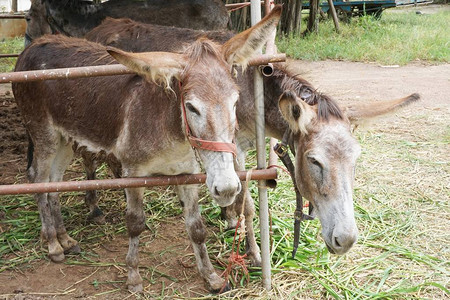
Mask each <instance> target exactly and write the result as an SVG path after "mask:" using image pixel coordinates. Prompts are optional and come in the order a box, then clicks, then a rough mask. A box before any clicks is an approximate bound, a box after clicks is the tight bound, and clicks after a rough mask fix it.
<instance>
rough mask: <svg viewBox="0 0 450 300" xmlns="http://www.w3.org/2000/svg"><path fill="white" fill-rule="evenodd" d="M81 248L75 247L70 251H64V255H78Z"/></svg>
mask: <svg viewBox="0 0 450 300" xmlns="http://www.w3.org/2000/svg"><path fill="white" fill-rule="evenodd" d="M80 252H81V248H80V246H79V245H75V246H73V247H72V248H70V249H67V250H64V254H69V253H70V254H80Z"/></svg>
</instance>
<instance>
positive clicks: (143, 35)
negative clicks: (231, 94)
mask: <svg viewBox="0 0 450 300" xmlns="http://www.w3.org/2000/svg"><path fill="white" fill-rule="evenodd" d="M200 36H207V37H208V38H211V39H213V40H216V41H219V42H222V43H223V42H225V41H227V40H229V39H230V38H232V37H233V36H234V34H233V33H231V32H220V31H207V32H203V31H195V30H190V29H185V28H171V27H164V26H158V25H150V24H142V23H138V22H134V21H131V20H127V19H120V20H114V19H106V20H105V21H104V22H103V23H102V24H101V25H100V26H98V27H97V28H95V29H93V30H92V31H91V32H89V33H88V34H87V35H86V38H88V39H91V40H93V41H98V42H100V43H103V44H106V45H114V46H116V47H119V48H123V49H127V50H130V51H136V52H139V51H149V50H152V51H161V50H164V51H182V49H183V48H184V47H185V45H186V44H189V43H190V42H192V41H193V40H195V39H197V38H198V37H200ZM274 67H275V70H274V73H273V75H272V76H270V77H264V85H265V88H264V102H265V121H266V123H265V132H266V136H271V137H275V138H277V139H281V138H282V137H283V134H284V132H285V131H286V129H288V123H287V122H286V121H285V119H284V118H283V116H282V115H281V113H280V110H279V106H278V98H279V97H280V95H281V94H283V93H284V92H285V91H288V90H289V91H292V93H294V94H295V96H296V97H298V98H299V99H302V100H303V103H304V104H305V105H308V106H310V107H311V109H310V110H307V112H315V114H312V113H311V114H309V116H310V118H311V122H310V123H308V124H307V125H308V126H306V125H305V126H306V127H305V130H303V134H300V131H299V130H296V132H297V135H298V138H299V139H298V141H303V142H306V141H312V140H315V139H316V138H317V137H319V136H322V137H323V136H333V134H334V135H335V136H336V139H337V140H332V139H325V138H322V139H321V140H320V142H315V143H314V144H310V145H309V147H310V148H305V147H303V148H299V149H298V152H297V158H298V159H300V158H302V157H306V156H308V153H310V152H311V151H312V150H313V149H314V151H316V152H317V153H321V154H320V155H321V156H320V157H319V155H318V154H317V155H316V156H315V158H314V159H315V160H314V159H313V157H311V158H309V159H303V160H301V161H298V162H299V164H298V166H299V170H301V172H304V173H302V174H305V175H304V176H303V175H298V176H297V179H298V182H299V188H300V191H301V193H302V194H303V195H304V196H306V197H307V198H308V199H309V200H311V201H312V203H313V205H314V207H315V208H316V212H317V215H318V217H319V219H320V222H321V224H322V227H323V230H322V234H323V238H324V240H325V242H326V244H327V246H328V247H329V249H330V252H332V253H336V254H344V253H346V252H347V251H348V250H349V249H350V248H351V247H352V246H353V244H354V243H355V241H356V239H357V232H358V231H357V228H356V223H355V219H354V213H353V199H352V194H353V193H352V183H353V173H352V172H348V170H352V169H353V167H354V165H355V159H356V156H357V154H358V146H357V145H356V142H355V140H354V139H353V138H352V136H351V132H350V131H349V126H350V124H349V123H348V119H347V118H346V117H345V114H344V113H342V110H345V109H347V111H353V114H352V116H351V120H352V121H356V119H355V117H354V116H355V115H356V114H357V113H359V114H360V116H361V119H364V118H368V117H376V116H380V115H383V114H386V113H389V112H392V111H394V110H395V109H398V108H400V107H402V106H404V105H406V104H409V103H412V102H414V101H415V100H417V99H419V97H418V95H417V94H413V95H411V96H408V97H405V98H403V99H400V100H394V101H385V102H380V101H375V102H373V103H369V104H367V107H351V109H350V108H342V110H341V108H339V106H338V105H337V104H336V102H335V101H333V100H332V99H330V98H329V97H327V96H326V95H323V94H321V93H319V92H318V91H317V90H316V89H315V88H314V87H313V86H312V85H311V84H310V83H308V82H307V81H306V80H305V79H303V78H301V77H300V76H298V75H296V74H293V73H291V72H289V71H287V70H286V68H285V66H284V65H281V64H276V65H274ZM253 71H254V68H250V70H248V71H247V72H246V73H244V74H242V73H240V72H238V73H237V82H238V84H239V87H240V100H239V101H238V105H237V111H236V113H237V118H238V122H239V130H238V131H237V133H236V144H237V148H238V166H237V169H239V170H243V169H244V167H245V153H246V150H248V149H250V148H253V147H254V141H255V118H254V117H255V116H254V111H255V107H254V100H253V99H254V90H253V80H252V73H253ZM299 112H300V111H299ZM336 118H337V119H338V120H339V122H340V124H341V126H335V127H333V128H334V129H333V130H334V132H333V131H331V130H330V129H329V128H331V127H330V126H327V125H326V124H328V123H330V124H332V123H333V124H335V123H336V121H335V119H336ZM304 120H306V119H304ZM314 120H316V121H314ZM302 124H306V121H305V122H304V123H302ZM302 128H303V127H302ZM306 132H308V133H309V134H306ZM296 141H297V140H296ZM330 149H334V151H335V153H343V154H345V153H346V152H348V153H346V154H345V155H343V156H342V158H341V159H340V160H337V159H338V157H337V156H336V155H334V153H329V154H330V156H328V154H327V152H326V151H328V150H330ZM332 154H333V155H334V156H331V155H332ZM328 157H329V159H328ZM332 158H333V159H332ZM337 163H339V167H336V166H337V165H336V164H337ZM307 164H309V165H310V167H311V170H312V172H313V173H311V174H310V173H309V172H308V170H310V169H308V168H309V167H307ZM314 168H315V169H314ZM328 170H332V171H333V172H331V171H328ZM322 172H323V174H324V175H323V176H324V180H325V177H326V176H329V177H327V181H326V182H327V184H326V186H327V192H326V193H325V192H324V188H323V187H321V185H320V184H319V183H320V182H321V181H320V180H321V179H320V178H319V176H321V175H320V174H322ZM313 175H314V176H316V177H313ZM91 176H92V175H91ZM299 178H302V179H305V180H306V179H308V180H312V178H315V179H316V183H314V182H311V183H310V184H302V182H301V181H300V179H299ZM320 191H322V193H321V192H320ZM244 193H247V196H248V197H247V199H248V201H246V202H245V203H246V207H245V217H246V218H245V220H246V229H247V246H248V255H249V257H250V259H251V260H252V263H253V264H255V265H258V264H259V263H260V261H261V260H260V254H259V247H258V245H257V243H256V240H255V236H254V231H253V215H254V207H253V200H252V199H251V197H250V193H249V192H248V190H246V189H245V186H244V188H243V191H242V192H241V193H240V194H239V195H238V197H237V198H236V202H235V203H234V204H233V205H232V206H230V207H227V209H226V218H227V221H228V224H229V226H234V225H235V224H236V216H237V215H239V214H240V211H241V207H242V199H243V195H244ZM324 194H327V195H328V198H327V197H324V196H323V195H324ZM320 195H322V196H320ZM87 200H90V199H87ZM89 205H90V206H91V210H92V211H94V209H98V208H97V203H96V202H95V201H94V202H90V203H89ZM331 212H334V215H332V216H330V214H331Z"/></svg>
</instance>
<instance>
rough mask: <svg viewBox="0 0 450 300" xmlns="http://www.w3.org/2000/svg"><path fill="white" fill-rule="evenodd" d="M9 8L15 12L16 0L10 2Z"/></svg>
mask: <svg viewBox="0 0 450 300" xmlns="http://www.w3.org/2000/svg"><path fill="white" fill-rule="evenodd" d="M11 10H12V11H13V12H17V0H12V3H11Z"/></svg>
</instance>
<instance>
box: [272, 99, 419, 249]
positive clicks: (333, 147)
mask: <svg viewBox="0 0 450 300" xmlns="http://www.w3.org/2000/svg"><path fill="white" fill-rule="evenodd" d="M418 99H419V96H418V95H417V94H413V95H411V96H408V97H406V98H403V99H400V100H395V101H385V102H374V103H373V104H370V105H366V106H365V107H355V106H352V107H348V108H344V109H342V110H341V109H340V108H339V107H338V106H337V105H336V103H335V102H334V101H332V100H331V99H330V98H328V97H326V96H324V95H318V97H316V99H315V101H314V103H313V104H307V103H306V102H305V101H303V100H302V99H300V98H299V97H297V95H296V94H295V93H294V92H291V91H287V92H284V93H283V94H282V95H281V97H280V100H279V106H280V110H281V113H282V115H283V117H284V118H285V119H286V121H287V122H288V124H289V127H290V128H291V130H293V131H294V133H296V134H297V135H296V136H297V138H296V140H295V143H296V151H297V155H296V174H295V176H296V183H297V187H298V189H299V191H300V192H301V194H302V195H303V196H304V197H305V198H307V199H308V200H310V201H311V203H312V204H313V206H314V209H315V211H316V213H317V215H318V217H319V220H320V222H321V224H322V236H323V238H324V240H325V243H326V245H327V247H328V249H329V250H330V252H331V253H333V254H344V253H346V252H347V251H348V250H349V249H350V248H351V247H352V246H353V244H354V243H355V242H356V240H357V237H358V229H357V227H356V223H355V217H354V210H353V181H354V177H355V165H356V160H357V158H358V156H359V154H360V152H361V149H360V146H359V144H358V143H357V141H356V140H355V138H353V136H352V133H351V123H354V122H356V121H357V122H359V121H361V120H362V119H365V118H368V117H376V116H380V115H382V114H385V113H387V112H391V111H393V110H395V109H396V108H399V107H401V106H404V105H405V104H409V103H411V102H413V101H415V100H418Z"/></svg>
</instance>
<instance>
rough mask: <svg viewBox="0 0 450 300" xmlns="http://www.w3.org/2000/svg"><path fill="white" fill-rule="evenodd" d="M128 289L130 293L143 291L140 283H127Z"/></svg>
mask: <svg viewBox="0 0 450 300" xmlns="http://www.w3.org/2000/svg"><path fill="white" fill-rule="evenodd" d="M128 290H129V291H130V292H131V293H142V292H143V291H144V288H143V286H142V283H140V284H136V285H133V284H129V285H128Z"/></svg>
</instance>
